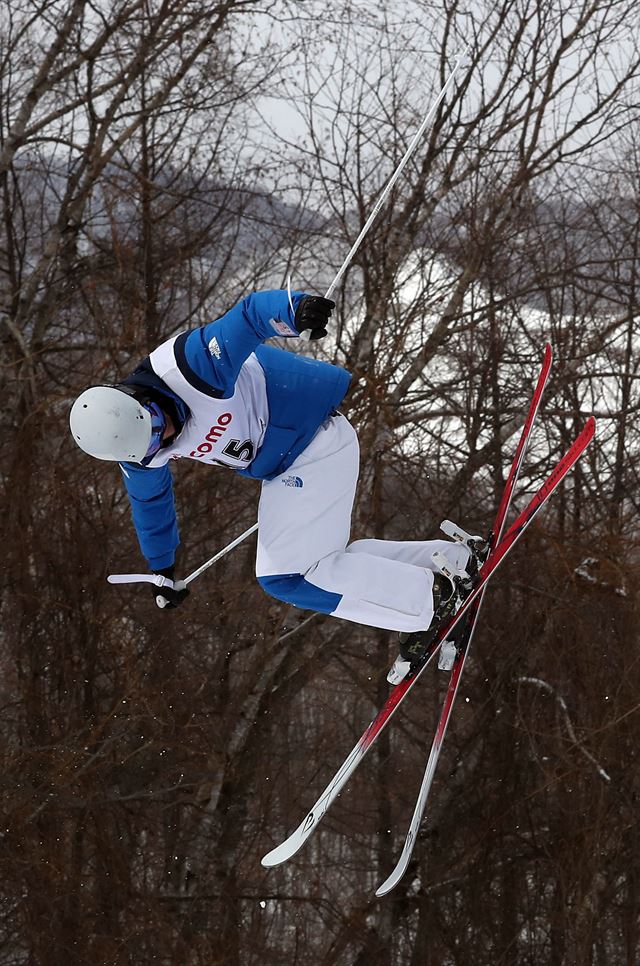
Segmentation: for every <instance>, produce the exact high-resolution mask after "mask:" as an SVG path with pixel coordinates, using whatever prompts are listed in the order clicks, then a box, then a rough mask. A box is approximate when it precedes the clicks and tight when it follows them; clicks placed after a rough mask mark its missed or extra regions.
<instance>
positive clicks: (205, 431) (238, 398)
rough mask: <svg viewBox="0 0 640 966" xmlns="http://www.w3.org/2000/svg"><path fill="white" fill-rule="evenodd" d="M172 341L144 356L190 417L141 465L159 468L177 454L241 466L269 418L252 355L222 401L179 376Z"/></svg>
mask: <svg viewBox="0 0 640 966" xmlns="http://www.w3.org/2000/svg"><path fill="white" fill-rule="evenodd" d="M175 341H176V340H175V338H174V339H169V340H168V341H167V342H164V343H163V344H162V345H161V346H159V347H158V348H157V349H155V350H154V351H153V352H152V353H151V355H150V356H149V361H150V362H151V366H152V368H153V371H154V372H155V373H156V375H158V376H159V377H160V378H161V379H162V381H163V382H165V383H166V384H167V386H168V387H169V389H172V390H173V392H175V394H176V395H177V396H179V397H180V399H182V400H184V402H185V403H186V405H187V406H188V407H189V410H190V415H189V417H188V419H187V421H186V422H185V424H184V426H183V428H182V431H181V432H180V434H179V435H178V436H177V437H176V439H175V440H174V442H173V443H172V444H171V445H170V446H163V447H162V449H160V450H158V452H157V453H156V455H155V456H154V457H153V459H152V460H151V461H150V462H149V463H148V464H146V465H148V466H153V467H155V466H164V465H165V464H166V463H168V462H169V460H172V459H180V458H181V457H183V456H186V457H189V458H190V459H195V460H198V461H199V462H201V463H222V464H224V465H225V466H231V467H233V469H236V470H242V469H245V468H246V467H247V466H249V464H250V463H251V461H252V460H253V458H254V456H255V454H256V452H257V451H258V449H259V447H260V446H261V445H262V441H263V439H264V434H265V430H266V427H267V423H268V422H269V405H268V402H267V389H266V382H265V376H264V371H263V369H262V366H261V365H260V363H259V362H258V360H257V359H256V357H255V355H254V354H253V353H252V354H251V355H250V356H249V358H248V359H247V360H246V362H245V363H244V364H243V366H242V368H241V369H240V372H239V374H238V378H237V380H236V383H235V386H234V392H233V395H232V396H230V397H229V398H228V399H216V398H215V397H213V396H207V395H206V394H205V393H203V392H200V390H199V389H196V388H195V387H194V386H192V385H191V383H190V382H189V381H188V380H187V379H185V377H184V376H183V375H182V373H181V372H180V370H179V369H178V364H177V362H176V357H175V352H174V348H173V346H174V343H175Z"/></svg>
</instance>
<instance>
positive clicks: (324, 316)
mask: <svg viewBox="0 0 640 966" xmlns="http://www.w3.org/2000/svg"><path fill="white" fill-rule="evenodd" d="M335 307H336V303H335V302H332V301H331V299H325V298H322V296H321V295H305V296H303V297H302V298H301V299H300V301H299V302H298V308H297V309H296V315H295V323H296V329H297V330H298V332H304V330H305V329H311V335H310V336H309V338H310V339H321V338H322V337H323V336H325V335H326V334H327V328H326V327H327V324H328V322H329V319H330V318H331V313H332V311H333V310H334V309H335Z"/></svg>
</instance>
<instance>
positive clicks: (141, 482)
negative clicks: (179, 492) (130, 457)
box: [120, 463, 180, 570]
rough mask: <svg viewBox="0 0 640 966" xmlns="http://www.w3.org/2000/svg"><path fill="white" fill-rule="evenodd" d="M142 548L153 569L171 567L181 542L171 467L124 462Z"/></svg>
mask: <svg viewBox="0 0 640 966" xmlns="http://www.w3.org/2000/svg"><path fill="white" fill-rule="evenodd" d="M120 469H121V470H122V474H123V478H124V484H125V487H126V489H127V494H128V496H129V502H130V504H131V513H132V515H133V523H134V526H135V528H136V533H137V534H138V541H139V543H140V549H141V550H142V553H143V554H144V556H145V557H146V558H147V560H148V562H149V567H150V569H151V570H159V569H162V568H164V567H170V566H171V565H172V564H173V563H174V561H175V555H176V549H177V548H178V545H179V543H180V536H179V533H178V522H177V520H176V510H175V505H174V501H173V480H172V478H171V471H170V469H169V467H168V466H159V467H153V468H152V467H144V466H140V465H139V464H138V463H121V464H120Z"/></svg>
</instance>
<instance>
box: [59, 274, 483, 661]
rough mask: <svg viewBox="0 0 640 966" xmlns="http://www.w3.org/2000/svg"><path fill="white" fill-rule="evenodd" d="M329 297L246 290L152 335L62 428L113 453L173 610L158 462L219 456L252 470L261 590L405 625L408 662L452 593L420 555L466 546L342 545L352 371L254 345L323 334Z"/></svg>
mask: <svg viewBox="0 0 640 966" xmlns="http://www.w3.org/2000/svg"><path fill="white" fill-rule="evenodd" d="M334 306H335V303H334V302H332V301H330V300H329V299H325V298H321V297H320V296H313V295H308V294H305V293H301V292H296V293H289V292H287V291H286V290H285V291H267V292H257V293H254V294H252V295H249V296H248V297H247V298H245V299H243V300H242V301H241V302H240V303H239V304H238V305H236V306H235V307H234V308H232V309H231V310H230V311H229V312H227V313H226V314H225V315H223V316H222V317H221V318H219V319H217V320H216V321H214V322H210V323H209V324H207V325H204V326H202V327H201V328H196V329H192V330H191V331H187V332H184V333H182V334H181V335H178V336H177V337H174V338H171V339H169V340H167V341H166V342H164V343H163V344H162V345H160V346H159V347H158V348H157V349H155V350H154V351H153V352H152V353H151V354H150V355H149V356H148V357H147V358H146V359H144V360H143V361H142V363H141V364H140V365H139V366H138V367H137V368H136V369H135V371H134V372H133V373H132V374H131V375H130V376H127V377H126V378H124V379H123V380H122V381H121V382H119V383H117V384H116V385H109V386H105V385H101V386H94V387H92V388H89V389H86V390H85V391H84V392H83V393H82V394H81V395H80V396H79V397H78V398H77V399H76V401H75V402H74V404H73V407H72V409H71V414H70V426H71V432H72V435H73V438H74V440H75V441H76V443H77V444H78V446H79V447H80V448H81V449H82V450H84V451H85V452H86V453H88V454H90V455H91V456H94V457H96V458H97V459H103V460H113V461H116V462H118V463H119V464H120V469H121V471H122V474H123V479H124V484H125V487H126V489H127V493H128V496H129V500H130V503H131V510H132V515H133V522H134V525H135V529H136V532H137V535H138V540H139V543H140V548H141V550H142V553H143V555H144V556H145V558H146V560H147V562H148V565H149V568H150V570H151V572H153V573H155V574H161V575H163V576H164V577H165V578H166V585H165V586H163V587H162V590H161V592H159V591H158V589H157V587H153V593H154V597H155V598H156V602H157V603H158V604H159V606H161V607H166V606H168V607H177V606H179V605H180V604H181V603H182V602H183V601H184V599H185V597H186V596H187V594H188V590H187V589H186V587H185V586H184V583H182V582H180V581H175V583H174V568H175V554H176V550H177V547H178V544H179V536H178V527H177V522H176V513H175V508H174V501H173V488H172V477H171V472H170V470H169V464H170V462H171V461H172V460H177V459H180V458H189V459H194V460H197V461H198V462H200V463H218V464H222V465H225V466H230V467H232V468H234V469H235V470H236V471H237V472H238V473H240V474H241V475H244V476H249V477H252V478H254V479H259V480H262V489H261V496H260V503H259V508H258V524H259V526H258V550H257V561H256V574H257V578H258V581H259V583H260V584H261V585H262V587H263V588H264V590H265V591H266V592H267V593H269V594H271V595H272V596H273V597H275V598H277V599H278V600H282V601H285V602H287V603H290V604H294V605H295V606H297V607H302V608H308V609H311V610H314V611H320V612H322V613H325V614H331V615H333V616H334V617H339V618H343V619H344V620H349V621H355V622H357V623H361V624H367V625H371V626H373V627H380V628H386V629H389V630H395V631H399V632H404V634H403V638H404V642H403V645H402V646H403V648H404V650H405V652H406V653H405V660H408V661H411V660H415V658H416V656H417V652H419V651H420V650H421V649H422V650H423V649H424V635H423V634H416V633H415V632H423V631H425V630H426V629H428V628H429V627H430V625H432V621H433V620H434V615H435V618H436V620H437V619H438V617H441V616H442V610H443V608H444V609H446V610H450V609H451V606H452V603H453V602H454V598H455V596H456V592H455V591H454V587H453V585H452V583H451V581H449V580H448V579H447V578H446V577H445V576H443V575H442V574H441V573H437V572H435V571H434V567H433V564H432V562H431V556H432V553H433V552H434V551H435V550H440V551H442V552H443V553H444V554H445V556H446V557H447V559H448V560H449V561H450V563H451V564H452V566H453V567H454V568H455V569H458V570H460V569H461V568H464V567H465V565H466V564H467V562H468V560H469V556H470V554H469V550H468V549H467V547H466V546H464V545H462V544H460V543H450V542H448V541H445V540H431V541H421V542H418V541H416V542H395V541H385V540H357V541H355V542H354V543H351V544H349V531H350V522H351V511H352V507H353V502H354V498H355V490H356V483H357V478H358V463H359V448H358V440H357V436H356V433H355V430H354V429H353V427H352V426H351V424H350V423H349V421H348V420H347V419H346V417H345V416H344V415H342V414H340V413H339V412H338V407H339V406H340V404H341V403H342V401H343V399H344V397H345V395H346V393H347V389H348V387H349V383H350V380H351V376H350V374H349V373H348V372H347V371H346V370H345V369H343V368H341V367H339V366H334V365H330V364H328V363H326V362H321V361H319V360H316V359H312V358H309V357H305V356H300V355H296V354H294V353H292V352H288V351H286V350H284V349H280V348H276V347H274V346H265V345H263V342H264V341H265V340H267V339H269V338H273V337H284V338H295V337H297V336H299V335H300V334H301V333H302V332H304V331H305V330H310V338H311V339H318V338H322V337H323V336H324V335H326V334H327V329H326V326H327V324H328V323H329V319H330V316H331V312H332V310H333V308H334ZM158 598H160V599H158ZM407 639H408V643H407ZM420 642H422V644H421V643H420ZM412 647H413V650H411V648H412ZM411 655H413V657H412V656H411ZM405 673H406V671H405Z"/></svg>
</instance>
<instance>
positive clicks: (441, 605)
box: [387, 553, 472, 685]
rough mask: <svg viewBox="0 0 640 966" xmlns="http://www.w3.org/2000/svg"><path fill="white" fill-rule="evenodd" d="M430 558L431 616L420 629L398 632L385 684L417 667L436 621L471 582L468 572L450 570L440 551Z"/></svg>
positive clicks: (464, 593) (396, 681)
mask: <svg viewBox="0 0 640 966" xmlns="http://www.w3.org/2000/svg"><path fill="white" fill-rule="evenodd" d="M433 560H434V564H436V566H437V567H438V571H437V572H435V573H434V576H433V610H434V615H433V620H432V621H431V624H430V625H429V627H428V628H427V629H426V630H424V631H414V632H413V633H411V634H400V635H399V641H400V654H399V655H398V657H397V658H396V660H395V661H394V663H393V666H392V667H391V669H390V671H389V673H388V674H387V681H388V682H389V684H393V685H396V684H400V682H401V681H404V679H405V678H406V677H407V675H408V674H409V673H413V672H414V671H415V670H416V669H417V668H418V666H419V665H420V663H421V661H422V659H423V657H424V656H425V654H426V653H427V651H428V649H429V647H430V645H431V644H432V643H433V641H434V640H435V638H436V635H437V633H438V630H439V629H440V625H441V624H442V623H443V622H446V621H447V620H449V618H451V617H453V615H454V614H455V613H456V611H457V610H458V608H459V607H460V605H461V604H462V601H463V600H464V599H465V597H466V596H467V594H468V593H469V592H470V591H471V588H472V585H471V580H470V578H469V575H468V574H466V573H464V574H463V573H461V572H458V571H454V570H453V569H452V568H451V567H450V565H449V563H448V561H447V560H446V558H445V557H444V556H443V555H442V554H440V553H435V554H434V555H433ZM454 634H455V631H454ZM452 637H453V635H452Z"/></svg>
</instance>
